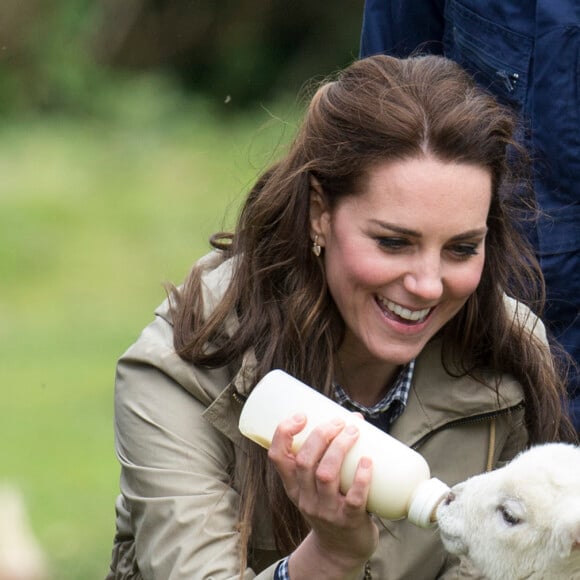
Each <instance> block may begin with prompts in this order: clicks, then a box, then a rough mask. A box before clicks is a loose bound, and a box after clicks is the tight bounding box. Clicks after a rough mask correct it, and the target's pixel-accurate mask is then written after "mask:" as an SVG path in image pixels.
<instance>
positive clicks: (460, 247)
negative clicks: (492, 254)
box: [451, 244, 479, 258]
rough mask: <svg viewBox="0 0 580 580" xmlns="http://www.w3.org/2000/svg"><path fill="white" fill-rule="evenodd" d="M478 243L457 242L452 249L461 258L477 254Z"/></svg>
mask: <svg viewBox="0 0 580 580" xmlns="http://www.w3.org/2000/svg"><path fill="white" fill-rule="evenodd" d="M477 248H478V244H456V245H455V246H453V247H452V248H451V251H452V252H453V253H454V254H455V255H456V256H458V257H459V258H469V257H471V256H477V254H478V253H479V252H478V251H477Z"/></svg>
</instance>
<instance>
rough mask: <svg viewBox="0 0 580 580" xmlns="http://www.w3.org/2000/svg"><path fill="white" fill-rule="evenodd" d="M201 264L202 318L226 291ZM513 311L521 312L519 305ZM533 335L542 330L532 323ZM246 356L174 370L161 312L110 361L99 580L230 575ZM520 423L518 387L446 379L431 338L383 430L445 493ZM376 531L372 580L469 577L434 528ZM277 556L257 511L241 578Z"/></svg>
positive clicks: (481, 466)
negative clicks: (112, 493)
mask: <svg viewBox="0 0 580 580" xmlns="http://www.w3.org/2000/svg"><path fill="white" fill-rule="evenodd" d="M205 260H206V263H207V267H208V271H207V274H206V276H205V277H204V283H205V294H204V297H205V301H206V308H207V310H208V311H209V310H210V309H211V308H212V307H213V305H214V304H215V303H216V301H218V300H219V297H220V295H221V292H222V291H223V290H222V289H223V288H224V287H225V284H227V281H228V279H229V268H230V266H229V264H228V263H227V262H226V263H225V264H223V265H222V266H220V267H219V268H217V269H215V268H214V267H213V263H212V262H213V260H214V258H213V257H212V255H210V257H206V258H205ZM510 304H511V305H512V306H513V303H510ZM519 313H520V315H521V314H523V313H525V314H526V316H528V311H527V310H524V309H522V308H520V309H519ZM533 320H535V319H532V317H529V322H530V323H531V322H532V321H533ZM231 323H232V324H235V321H233V320H232V321H231ZM537 331H538V332H540V333H541V332H543V327H541V325H537ZM251 360H252V357H251V356H249V357H247V360H246V361H244V363H243V364H242V366H241V367H240V368H220V369H215V370H203V369H199V368H196V367H194V366H193V365H191V364H189V363H186V362H184V361H183V360H182V359H181V358H179V356H177V354H176V353H175V351H174V349H173V334H172V324H171V318H170V316H169V313H168V308H167V304H164V305H162V306H161V307H160V308H159V309H158V310H157V311H156V318H155V320H154V321H153V322H152V323H151V324H150V325H149V326H148V327H147V328H146V329H145V330H144V331H143V333H142V334H141V336H140V337H139V339H138V340H137V342H136V343H135V344H134V345H133V346H131V347H130V348H129V350H128V351H127V352H126V353H125V354H124V355H123V356H122V358H121V359H120V361H119V364H118V369H117V380H116V390H115V435H116V440H115V445H116V452H117V457H118V459H119V461H120V463H121V494H120V496H119V498H118V500H117V503H116V509H117V534H116V536H115V541H114V547H113V560H112V564H111V572H110V574H109V576H108V577H107V578H108V580H113V579H115V580H129V579H135V580H139V579H141V578H142V579H144V580H153V579H155V580H198V579H199V580H210V579H212V580H218V579H219V580H225V579H231V580H234V579H237V578H239V568H238V564H237V556H236V554H237V538H238V536H237V532H236V521H237V509H238V502H239V496H238V492H237V485H236V481H239V480H240V478H241V477H243V474H242V473H240V468H239V459H240V456H241V453H242V451H241V448H240V441H241V438H242V436H241V434H240V433H239V431H238V429H237V423H238V417H239V414H240V410H241V403H239V402H238V400H239V397H234V394H235V393H236V392H239V393H241V394H246V393H247V392H248V391H249V389H251V386H252V385H253V380H254V369H253V366H252V364H251ZM523 415H524V412H523V395H522V391H521V388H520V386H519V385H518V383H516V382H515V381H514V380H513V379H512V378H510V377H509V376H504V377H503V378H502V385H501V397H500V398H499V400H498V398H497V397H496V396H495V394H494V393H493V392H492V391H491V390H490V389H487V388H485V387H483V386H482V385H481V384H479V383H477V382H475V381H473V380H471V379H469V378H465V377H463V378H453V377H451V376H449V375H448V374H447V373H446V372H445V371H444V370H443V368H442V365H441V362H440V345H439V343H438V342H437V341H433V342H432V343H430V344H429V345H428V346H427V347H426V348H425V350H424V351H423V352H422V353H421V355H420V356H419V357H418V359H417V363H416V367H415V374H414V378H413V386H412V390H411V393H410V398H409V401H408V405H407V408H406V410H405V412H404V413H403V415H402V416H401V417H400V418H399V419H398V420H397V421H396V422H395V424H394V426H393V428H392V431H391V434H392V435H393V436H394V437H396V438H397V439H399V440H400V441H402V442H404V443H406V444H407V445H410V446H412V447H414V448H415V449H417V450H418V451H419V452H420V453H421V454H422V455H423V456H424V457H425V458H426V460H427V461H428V463H429V465H430V466H431V470H432V473H433V475H434V476H436V477H438V478H440V479H441V480H443V481H445V482H446V483H448V484H449V485H453V484H455V483H457V482H459V481H461V480H464V479H465V478H467V477H469V476H471V475H473V474H476V473H480V472H482V471H484V470H485V469H486V468H488V467H490V466H492V467H495V466H498V465H500V464H502V463H504V462H505V461H507V460H509V459H510V458H512V457H513V456H514V455H515V454H516V453H517V452H518V451H519V450H521V449H522V448H523V447H524V446H525V445H526V442H527V433H526V430H525V427H524V425H523ZM488 464H489V465H488ZM396 468H397V466H396V465H394V466H393V469H396ZM380 527H381V534H380V542H379V546H378V548H377V550H376V553H375V554H374V556H373V558H372V559H371V561H370V564H371V570H372V575H373V578H375V579H380V580H433V579H435V578H440V579H445V580H449V579H451V578H478V577H479V576H477V575H476V574H473V575H471V573H470V572H469V571H467V570H466V569H464V568H462V567H461V566H459V565H456V564H455V563H454V562H452V561H451V560H449V559H448V558H446V555H445V553H444V551H443V548H442V546H441V544H440V541H439V538H438V534H437V531H436V529H429V530H424V529H419V528H416V527H415V526H413V525H412V524H409V523H408V522H407V521H406V520H402V521H398V522H383V525H381V526H380ZM281 557H282V555H281V554H279V553H277V552H276V550H275V547H274V545H273V541H272V536H271V533H270V525H269V516H268V514H267V513H265V512H261V513H260V514H259V522H258V524H257V526H256V529H255V533H254V544H253V550H252V553H251V554H250V555H249V562H250V566H251V569H248V570H246V571H245V575H244V578H245V579H250V578H258V579H267V578H273V574H274V571H275V568H276V563H277V562H278V560H279V559H280V558H281Z"/></svg>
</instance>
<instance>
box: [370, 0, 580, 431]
mask: <svg viewBox="0 0 580 580" xmlns="http://www.w3.org/2000/svg"><path fill="white" fill-rule="evenodd" d="M417 50H419V51H421V52H431V53H439V54H444V55H445V56H447V57H449V58H452V59H453V60H455V61H457V62H459V63H460V64H462V65H463V66H464V67H465V68H466V69H468V70H469V71H470V72H471V73H472V74H473V75H474V76H475V78H476V79H477V80H478V82H479V83H480V84H482V85H483V86H485V87H487V88H488V89H490V90H491V91H492V92H493V93H494V94H495V95H496V96H497V97H498V99H499V100H501V101H503V102H505V103H509V104H510V105H512V106H513V107H515V108H516V109H517V110H518V111H519V112H520V113H521V114H522V118H523V120H524V123H525V127H526V131H524V132H523V133H522V136H521V139H522V140H523V141H524V142H525V144H526V145H527V146H528V148H529V149H530V151H531V152H532V155H533V158H534V191H535V196H536V201H537V203H538V206H539V207H540V208H541V209H542V210H543V213H544V214H545V215H544V216H543V217H542V218H541V219H540V220H539V223H538V224H537V227H536V228H535V229H534V231H532V232H530V238H531V240H532V242H533V243H534V246H535V248H536V250H537V255H538V258H539V260H540V264H541V266H542V270H543V272H544V275H545V277H546V285H547V292H548V307H547V310H546V314H545V319H546V323H547V325H548V328H549V330H550V331H551V332H552V333H553V335H554V336H555V337H556V338H557V339H558V340H559V341H560V343H561V344H562V345H563V346H564V347H565V348H566V350H567V351H568V352H569V353H570V354H571V355H572V357H573V358H574V359H575V361H576V363H577V364H579V365H580V314H579V312H580V0H515V1H514V0H486V1H485V2H482V1H481V0H447V1H445V0H366V2H365V9H364V18H363V30H362V38H361V57H365V56H370V55H372V54H377V53H382V52H384V53H387V54H392V55H395V56H402V57H403V56H408V55H409V54H411V53H412V52H415V51H417ZM570 392H571V395H572V397H573V401H572V407H573V409H572V413H573V416H574V421H575V425H576V429H577V430H578V431H579V432H580V383H579V373H578V369H576V370H575V371H574V372H573V373H572V377H571V380H570Z"/></svg>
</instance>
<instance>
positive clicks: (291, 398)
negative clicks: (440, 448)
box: [239, 370, 449, 527]
mask: <svg viewBox="0 0 580 580" xmlns="http://www.w3.org/2000/svg"><path fill="white" fill-rule="evenodd" d="M297 413H301V414H303V415H305V416H306V426H305V428H304V429H303V430H302V431H301V432H300V433H298V434H297V435H296V436H295V437H294V442H293V448H294V451H295V452H296V451H298V449H300V447H301V446H302V444H303V443H304V440H305V439H306V438H307V437H308V435H309V434H310V433H311V432H312V430H313V429H314V428H315V427H316V426H317V425H320V424H321V423H325V422H328V421H332V420H333V419H336V418H342V419H343V420H344V421H345V423H346V424H347V425H348V424H355V425H356V426H357V427H358V429H359V433H360V435H359V438H358V440H357V441H356V443H355V444H354V446H353V447H352V448H351V449H350V451H349V452H348V453H347V455H346V457H345V459H344V462H343V465H342V470H341V474H340V487H341V491H342V492H343V493H345V492H346V491H348V489H349V488H350V486H351V485H352V481H353V479H354V474H355V471H356V467H357V465H358V462H359V460H360V458H361V457H369V458H370V459H372V462H373V475H372V480H371V486H370V491H369V497H368V502H367V509H368V511H370V512H373V513H375V514H377V515H378V516H380V517H382V518H385V519H389V520H397V519H401V518H404V517H407V518H408V519H409V521H410V522H412V523H413V524H415V525H416V526H420V527H428V526H429V525H430V524H431V523H432V522H433V521H434V519H435V516H434V514H435V509H436V507H437V505H438V504H439V503H440V502H441V500H442V499H443V498H444V497H445V496H446V495H447V493H448V492H449V487H448V486H447V485H446V484H444V483H443V482H442V481H440V480H439V479H437V478H434V477H433V478H432V477H431V474H430V470H429V466H428V464H427V462H426V461H425V459H424V458H423V457H422V456H421V455H420V454H419V453H417V452H416V451H414V450H413V449H411V448H410V447H407V446H406V445H404V444H403V443H401V442H400V441H397V440H396V439H395V438H394V437H391V436H390V435H388V434H387V433H385V432H383V431H381V430H380V429H378V428H377V427H375V426H374V425H371V424H370V423H367V422H366V421H364V420H362V419H361V418H360V417H359V416H357V415H355V414H353V413H351V412H350V411H348V410H347V409H345V408H343V407H341V406H340V405H338V404H337V403H335V402H334V401H332V400H331V399H329V398H328V397H325V396H324V395H322V394H321V393H319V392H318V391H315V390H314V389H312V388H311V387H309V386H307V385H306V384H304V383H303V382H301V381H299V380H298V379H296V378H294V377H293V376H291V375H289V374H287V373H285V372H284V371H281V370H274V371H271V372H269V373H268V374H266V375H265V376H264V378H263V379H262V380H261V381H260V382H259V383H258V384H257V385H256V386H255V387H254V389H253V391H252V392H251V393H250V395H249V397H248V399H247V401H246V402H245V403H244V407H243V409H242V414H241V416H240V421H239V428H240V431H241V433H242V434H243V435H245V436H246V437H248V438H249V439H251V440H252V441H254V442H256V443H258V444H259V445H261V446H262V447H265V448H266V449H267V448H268V447H269V446H270V444H271V442H272V438H273V436H274V431H275V430H276V427H277V426H278V424H279V423H280V422H281V421H283V420H284V419H288V418H290V417H292V416H293V415H295V414H297Z"/></svg>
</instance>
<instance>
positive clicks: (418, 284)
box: [404, 260, 443, 301]
mask: <svg viewBox="0 0 580 580" xmlns="http://www.w3.org/2000/svg"><path fill="white" fill-rule="evenodd" d="M404 285H405V289H406V290H407V291H408V292H411V293H412V294H414V295H416V296H419V297H420V298H422V299H423V300H429V301H432V300H438V299H439V298H440V297H441V295H442V294H443V277H442V275H441V265H440V263H439V261H437V260H430V261H429V260H422V261H418V262H416V263H415V264H413V265H412V267H410V268H409V271H408V272H407V273H406V274H405V277H404Z"/></svg>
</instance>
